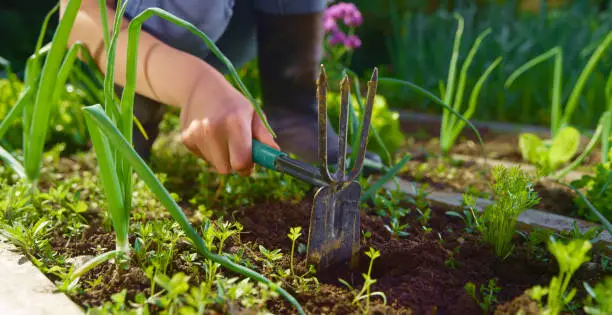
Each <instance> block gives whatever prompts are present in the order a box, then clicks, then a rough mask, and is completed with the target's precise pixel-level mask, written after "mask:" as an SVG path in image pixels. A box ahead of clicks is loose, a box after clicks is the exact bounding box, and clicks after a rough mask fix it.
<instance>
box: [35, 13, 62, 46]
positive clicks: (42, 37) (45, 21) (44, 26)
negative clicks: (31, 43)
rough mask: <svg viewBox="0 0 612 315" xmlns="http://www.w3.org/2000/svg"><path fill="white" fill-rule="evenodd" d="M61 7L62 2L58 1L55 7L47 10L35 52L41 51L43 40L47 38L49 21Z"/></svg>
mask: <svg viewBox="0 0 612 315" xmlns="http://www.w3.org/2000/svg"><path fill="white" fill-rule="evenodd" d="M59 7H60V3H59V1H58V2H57V4H56V5H55V6H54V7H53V8H51V10H49V12H47V15H46V16H45V19H44V20H43V23H42V26H41V29H40V33H39V34H38V40H37V41H36V48H35V49H34V53H35V54H38V53H39V51H40V48H41V47H42V43H43V40H44V39H45V34H46V33H47V27H48V26H49V21H50V20H51V17H52V16H53V15H54V14H55V13H56V12H57V11H58V10H59Z"/></svg>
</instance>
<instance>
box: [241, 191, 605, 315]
mask: <svg viewBox="0 0 612 315" xmlns="http://www.w3.org/2000/svg"><path fill="white" fill-rule="evenodd" d="M311 204H312V203H311V201H310V199H308V198H306V200H305V201H304V202H302V203H300V204H295V205H290V204H277V203H266V204H261V205H258V206H256V207H252V208H248V209H244V210H243V211H241V212H240V214H239V215H237V217H236V219H237V220H239V221H240V222H241V223H242V224H244V225H245V231H250V233H248V234H245V237H244V239H245V240H246V239H249V240H252V241H256V242H261V243H262V244H266V245H265V246H270V248H282V249H283V250H284V251H287V250H290V246H291V243H290V241H289V239H288V238H287V235H286V234H287V233H288V231H289V229H290V227H294V226H301V227H302V228H304V229H305V230H304V231H307V229H308V223H309V214H310V207H311ZM444 211H445V209H439V208H438V209H432V218H431V219H430V220H429V223H428V226H429V227H430V228H431V231H430V232H428V233H426V232H424V231H423V228H422V226H421V224H420V223H419V222H418V221H417V220H416V217H415V216H410V218H408V220H407V222H408V223H409V224H410V226H411V227H410V229H409V233H410V235H409V236H408V237H405V238H402V239H397V238H392V237H390V234H389V232H388V231H387V229H386V228H385V227H384V224H385V220H383V219H382V218H380V217H377V216H370V215H366V214H362V217H361V228H362V231H363V232H366V231H367V232H370V233H371V237H369V238H368V239H366V240H365V241H364V242H363V247H362V250H361V257H360V266H359V269H358V270H354V271H351V270H347V269H346V268H342V269H335V270H334V269H331V270H326V271H319V272H318V273H317V277H318V279H319V281H321V282H322V283H324V286H323V288H324V289H323V292H324V293H325V295H324V294H317V295H314V296H313V295H312V294H298V295H297V298H298V300H299V301H300V302H301V303H304V305H305V307H306V309H307V311H308V312H309V313H312V314H322V313H326V314H347V313H352V312H350V311H347V312H345V309H344V307H348V306H347V305H346V303H348V302H349V300H347V294H346V291H345V290H341V289H343V288H345V287H344V286H343V285H342V284H341V283H339V282H338V278H341V279H344V280H345V281H348V282H349V283H350V284H351V285H352V286H353V287H354V288H356V289H357V290H359V289H361V285H362V284H363V278H362V276H361V273H366V272H367V269H368V266H369V263H370V261H369V258H368V257H367V256H365V251H366V250H367V249H368V248H369V247H370V246H372V247H374V248H376V249H378V250H380V251H381V257H379V258H377V259H376V260H375V261H374V264H373V270H372V277H373V279H375V280H377V282H376V284H375V285H373V287H372V291H382V292H383V293H384V294H385V295H386V298H387V301H388V305H394V307H395V308H403V309H404V312H406V309H410V310H411V311H412V314H432V313H433V312H435V314H482V309H481V308H480V307H479V305H478V304H477V303H476V302H475V301H474V300H473V299H472V298H471V297H470V296H469V295H468V294H467V293H466V291H465V288H464V286H465V284H466V283H468V282H473V283H475V284H476V285H477V290H478V289H479V288H480V285H483V286H487V284H488V282H489V280H492V279H496V280H497V282H496V284H497V286H499V287H501V288H502V289H501V291H500V292H499V293H498V294H497V298H498V303H500V304H501V303H508V302H511V301H512V300H513V299H514V298H517V297H519V296H521V295H522V294H523V293H524V291H525V290H526V289H528V288H530V287H532V286H534V285H537V284H540V285H546V284H548V282H549V281H550V279H551V278H552V277H553V276H554V275H556V273H557V265H556V261H555V260H554V259H553V258H552V256H550V255H549V256H548V260H547V261H543V260H541V259H537V258H535V255H534V254H533V253H532V252H531V251H530V247H529V244H527V243H526V242H522V241H521V240H520V239H518V238H517V239H516V240H515V242H516V248H515V251H514V253H513V254H512V255H511V256H510V257H509V258H507V259H506V260H505V261H502V260H500V259H498V258H497V257H496V256H495V254H494V252H493V249H492V248H491V247H490V246H489V245H487V244H484V243H482V242H481V241H480V240H481V238H480V237H479V236H478V235H472V234H469V233H467V232H465V230H464V226H463V224H462V222H460V221H459V220H457V219H454V218H451V217H448V216H446V215H444ZM303 235H306V233H304V234H303ZM440 237H441V238H442V240H443V241H440ZM301 240H302V242H305V241H306V238H305V236H303V237H302V238H301ZM297 257H298V259H303V258H304V253H301V254H300V255H299V256H297ZM600 273H601V272H600V271H599V270H594V269H587V268H581V271H580V272H578V273H577V274H576V276H575V278H574V279H573V284H574V285H575V286H576V287H577V288H581V283H582V281H587V282H589V283H594V281H597V280H599V279H600V276H601V275H600ZM579 291H580V294H583V292H582V291H583V290H579ZM313 299H314V300H313ZM373 300H376V301H377V302H378V301H380V299H379V298H376V297H374V298H373ZM322 305H325V307H324V306H322ZM349 309H350V308H349ZM353 309H354V308H353ZM273 310H274V311H276V312H277V313H280V314H285V313H289V312H292V309H291V307H290V306H288V305H285V304H284V303H282V302H280V303H277V304H275V305H274V308H273ZM393 313H394V314H397V313H400V311H399V310H397V309H396V310H394V311H393Z"/></svg>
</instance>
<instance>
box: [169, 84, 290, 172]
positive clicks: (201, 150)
mask: <svg viewBox="0 0 612 315" xmlns="http://www.w3.org/2000/svg"><path fill="white" fill-rule="evenodd" d="M203 81H204V80H202V82H199V83H198V84H196V86H195V87H194V89H193V92H192V94H191V97H190V98H189V99H188V100H187V102H186V104H184V105H183V106H182V110H181V116H180V125H181V139H182V142H183V144H184V145H185V146H186V147H187V148H188V149H189V150H190V151H191V152H192V153H193V154H195V155H196V156H198V157H200V158H202V159H204V160H205V161H207V162H209V163H211V164H212V165H213V166H214V167H215V169H216V171H217V172H218V173H220V174H229V173H233V172H236V173H238V174H239V175H241V176H248V175H250V174H251V172H252V170H253V166H254V165H253V158H252V139H257V140H259V141H261V142H262V143H264V144H267V145H269V146H270V147H273V148H275V149H278V150H280V148H279V146H278V144H277V143H276V142H275V141H274V138H273V136H272V135H271V134H270V133H269V132H268V130H267V129H266V127H265V125H264V124H263V122H262V121H261V119H260V118H259V116H258V115H257V113H256V112H255V109H254V108H253V105H251V103H250V102H249V101H248V100H247V99H246V98H245V97H244V96H243V95H242V94H241V93H240V92H239V91H237V90H236V89H235V88H234V87H233V86H231V85H230V84H229V83H228V82H227V81H226V80H225V78H223V77H222V76H219V77H217V76H214V77H213V78H211V77H207V78H206V79H205V81H206V82H203Z"/></svg>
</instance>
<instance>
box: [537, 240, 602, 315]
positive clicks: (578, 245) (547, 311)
mask: <svg viewBox="0 0 612 315" xmlns="http://www.w3.org/2000/svg"><path fill="white" fill-rule="evenodd" d="M591 247H592V245H591V243H590V242H589V241H586V240H581V239H576V240H573V241H570V242H569V243H568V244H564V243H562V242H558V241H555V240H554V239H553V238H551V239H550V242H549V243H548V250H549V251H550V252H551V253H552V254H553V256H555V258H556V259H557V263H558V264H559V275H558V276H555V277H553V278H552V280H551V281H550V284H549V285H548V287H542V286H539V285H537V286H534V287H533V288H531V289H529V290H527V293H528V294H529V296H531V298H532V299H534V300H536V301H537V302H538V304H539V305H540V307H541V308H542V309H543V313H542V314H544V315H557V314H560V313H561V311H562V310H563V307H564V306H565V305H567V304H568V303H570V301H571V300H572V299H573V298H574V296H575V295H576V288H573V289H571V290H570V291H569V292H568V291H567V288H568V286H569V282H570V280H571V278H572V276H573V274H574V273H575V272H576V270H578V268H580V266H581V265H582V264H583V263H585V262H588V261H589V260H591V258H590V257H589V256H587V254H588V252H589V251H590V250H591ZM544 296H547V299H546V301H547V302H546V305H545V306H544V305H543V304H542V298H543V297H544Z"/></svg>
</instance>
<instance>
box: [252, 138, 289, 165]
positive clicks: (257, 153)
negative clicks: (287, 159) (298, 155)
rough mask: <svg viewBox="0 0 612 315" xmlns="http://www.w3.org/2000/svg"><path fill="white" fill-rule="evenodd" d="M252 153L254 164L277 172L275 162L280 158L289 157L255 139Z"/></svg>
mask: <svg viewBox="0 0 612 315" xmlns="http://www.w3.org/2000/svg"><path fill="white" fill-rule="evenodd" d="M252 151H253V162H255V163H257V164H259V165H261V166H263V167H265V168H268V169H271V170H276V166H275V164H276V163H275V162H276V159H277V158H278V157H279V156H283V155H287V154H286V153H284V152H281V151H278V150H276V149H274V148H272V147H270V146H267V145H265V144H263V143H261V142H259V141H258V140H255V139H253V149H252Z"/></svg>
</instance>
